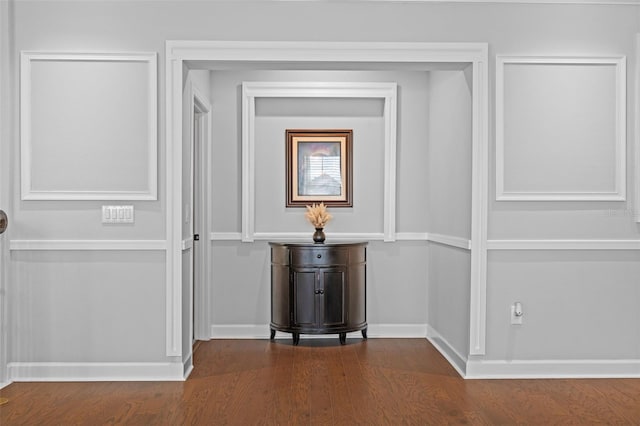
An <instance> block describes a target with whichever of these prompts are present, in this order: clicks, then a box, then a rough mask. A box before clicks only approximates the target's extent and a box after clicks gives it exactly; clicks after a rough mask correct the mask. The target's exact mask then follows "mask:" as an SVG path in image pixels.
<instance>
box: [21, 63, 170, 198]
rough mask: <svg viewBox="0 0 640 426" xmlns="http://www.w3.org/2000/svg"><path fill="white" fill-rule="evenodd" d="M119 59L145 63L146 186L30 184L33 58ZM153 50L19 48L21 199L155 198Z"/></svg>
mask: <svg viewBox="0 0 640 426" xmlns="http://www.w3.org/2000/svg"><path fill="white" fill-rule="evenodd" d="M43 61H47V62H74V61H77V62H116V63H117V62H121V63H127V62H129V63H131V62H136V63H143V64H146V67H147V82H146V84H147V90H148V97H147V112H146V115H147V116H146V121H147V124H146V127H147V134H148V138H147V142H146V144H147V162H146V163H147V170H148V171H147V182H146V183H147V187H146V188H145V189H144V190H140V191H126V190H125V191H109V190H106V191H105V190H95V191H75V190H69V189H65V188H60V189H55V190H37V189H34V188H33V187H32V181H31V176H32V164H31V163H32V162H31V155H32V151H33V146H32V140H31V127H32V122H31V121H32V120H31V109H32V102H33V99H32V93H31V68H32V64H33V63H34V62H43ZM157 69H158V65H157V54H156V52H118V53H96V52H64V53H59V52H40V51H22V52H20V153H21V155H20V159H21V168H20V169H21V197H22V199H23V200H83V201H84V200H126V201H130V200H157V199H158V171H157V162H158V155H157V154H158V147H157V145H158V135H157V133H158V130H157V129H158V124H157V123H158V102H157V99H158V83H157Z"/></svg>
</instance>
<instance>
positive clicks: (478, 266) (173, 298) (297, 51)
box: [165, 41, 489, 356]
mask: <svg viewBox="0 0 640 426" xmlns="http://www.w3.org/2000/svg"><path fill="white" fill-rule="evenodd" d="M165 59H166V108H167V120H166V149H167V156H166V158H167V173H166V179H167V181H166V182H167V185H166V190H167V194H166V197H167V198H166V199H167V240H168V250H167V275H166V276H167V287H166V295H167V315H166V321H167V322H166V325H167V355H168V356H179V355H181V347H180V346H181V345H180V342H181V341H182V340H181V339H182V333H183V329H184V327H183V324H181V309H182V304H181V302H182V295H181V275H182V270H181V268H182V265H181V257H180V254H181V234H180V233H181V226H180V225H181V220H182V214H183V213H182V208H181V199H182V194H181V191H182V186H181V185H182V183H181V176H182V170H181V168H182V162H181V161H182V158H181V156H182V152H181V149H182V147H181V138H182V83H183V65H184V62H185V61H212V62H218V63H221V64H223V63H227V64H228V63H237V64H244V65H246V64H250V63H253V64H260V63H262V64H267V63H280V64H283V63H298V64H299V63H306V64H314V63H318V64H322V63H350V64H357V63H367V62H370V63H372V62H377V63H391V64H393V63H397V64H403V63H405V64H408V63H414V64H415V63H417V64H421V63H422V64H425V65H427V64H429V63H469V64H471V65H472V68H473V88H472V145H473V146H472V180H473V182H472V202H471V205H472V208H471V222H472V223H471V306H470V324H469V326H470V336H469V354H470V355H483V354H484V352H485V333H486V271H487V249H486V245H487V199H488V158H489V156H488V127H489V126H488V117H489V115H488V109H489V107H488V105H489V104H488V85H489V83H488V46H487V44H486V43H395V42H394V43H369V42H253V41H249V42H244V41H242V42H240V41H231V42H225V41H167V43H166V57H165Z"/></svg>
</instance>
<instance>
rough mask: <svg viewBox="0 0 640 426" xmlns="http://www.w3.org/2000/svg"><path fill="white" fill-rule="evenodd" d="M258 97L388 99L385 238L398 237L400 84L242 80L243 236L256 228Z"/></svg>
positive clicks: (247, 237)
mask: <svg viewBox="0 0 640 426" xmlns="http://www.w3.org/2000/svg"><path fill="white" fill-rule="evenodd" d="M257 98H338V99H342V98H381V99H383V100H384V117H383V119H384V162H385V167H384V195H383V198H384V201H383V205H384V213H383V217H384V219H383V222H384V225H383V226H384V240H385V241H393V240H394V239H395V211H396V202H395V201H396V169H395V167H396V121H397V114H396V109H397V106H396V104H397V84H396V83H368V82H365V83H359V82H349V83H343V82H272V81H267V82H244V83H243V84H242V240H243V241H244V242H251V241H253V240H254V239H255V238H256V232H255V179H256V176H255V143H256V142H255V139H256V135H255V115H256V111H255V102H256V99H257Z"/></svg>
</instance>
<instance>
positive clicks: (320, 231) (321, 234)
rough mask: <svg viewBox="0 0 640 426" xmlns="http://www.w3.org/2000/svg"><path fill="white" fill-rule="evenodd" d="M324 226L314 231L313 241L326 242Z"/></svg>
mask: <svg viewBox="0 0 640 426" xmlns="http://www.w3.org/2000/svg"><path fill="white" fill-rule="evenodd" d="M323 229H324V228H316V232H314V233H313V242H314V243H316V244H322V243H324V238H325V236H324V231H323Z"/></svg>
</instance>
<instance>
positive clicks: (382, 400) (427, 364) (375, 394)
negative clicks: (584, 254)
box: [0, 336, 640, 426]
mask: <svg viewBox="0 0 640 426" xmlns="http://www.w3.org/2000/svg"><path fill="white" fill-rule="evenodd" d="M0 396H2V397H7V398H9V400H10V401H9V403H8V404H6V405H3V406H0V425H2V426H9V425H23V424H25V425H105V424H109V425H111V424H128V425H185V424H188V425H218V424H220V425H223V424H229V425H358V424H362V425H442V424H472V425H515V424H525V425H556V424H560V425H571V424H575V425H591V424H616V425H640V380H635V379H633V380H632V379H616V380H610V379H593V380H591V379H581V380H466V381H465V380H463V379H461V378H460V377H459V376H458V374H457V373H456V372H455V370H454V369H453V368H452V367H451V366H450V365H449V364H448V363H447V362H446V361H445V359H444V358H443V357H442V356H441V355H440V354H439V353H438V352H437V351H436V350H435V349H434V348H433V346H432V345H431V344H430V343H429V342H428V341H426V340H424V339H370V340H368V341H362V340H361V339H357V338H349V339H348V340H347V344H346V345H345V346H341V345H339V343H338V339H337V337H336V338H331V339H304V336H303V338H302V339H301V341H300V345H299V346H292V345H291V340H290V339H287V340H277V341H275V342H270V341H268V340H215V341H210V342H203V343H202V344H201V345H199V348H198V350H197V351H196V354H195V369H194V371H193V373H192V375H191V377H190V378H189V379H188V380H187V381H186V382H162V383H157V382H146V383H141V382H135V383H134V382H124V383H123V382H108V383H13V384H11V385H9V386H7V387H6V388H4V389H2V390H0Z"/></svg>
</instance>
